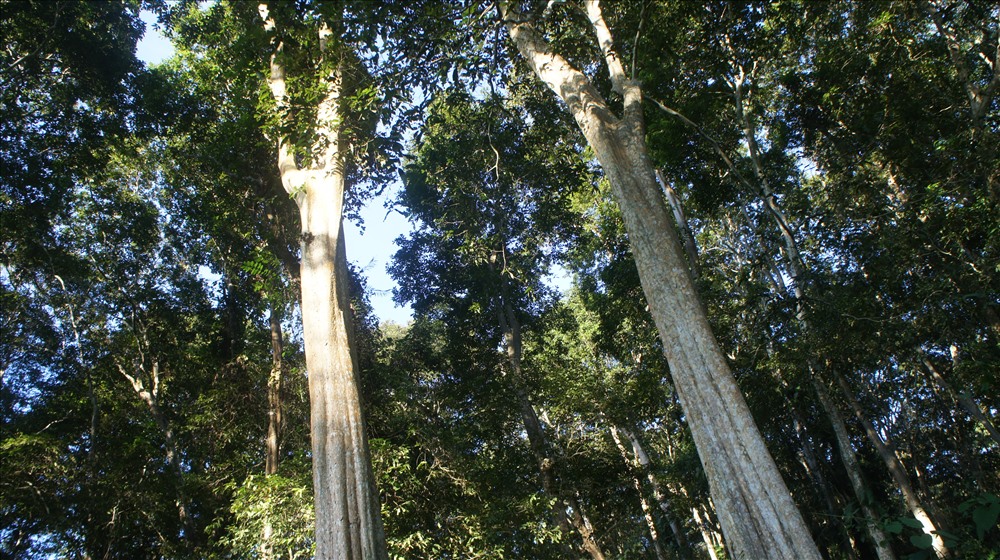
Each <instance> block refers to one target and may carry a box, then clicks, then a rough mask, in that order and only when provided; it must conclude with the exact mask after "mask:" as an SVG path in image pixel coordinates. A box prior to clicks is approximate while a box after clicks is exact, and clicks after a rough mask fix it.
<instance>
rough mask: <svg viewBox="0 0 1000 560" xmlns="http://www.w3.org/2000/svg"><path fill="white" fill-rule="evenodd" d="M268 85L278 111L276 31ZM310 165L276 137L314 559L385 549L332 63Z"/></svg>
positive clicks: (363, 559)
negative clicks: (287, 205)
mask: <svg viewBox="0 0 1000 560" xmlns="http://www.w3.org/2000/svg"><path fill="white" fill-rule="evenodd" d="M260 12H261V17H262V18H263V20H264V27H265V30H266V31H268V32H270V33H276V23H275V20H274V18H273V17H271V15H270V14H269V12H268V9H267V5H266V4H261V5H260ZM319 40H320V41H319V42H320V50H321V52H322V55H323V57H325V58H329V57H336V56H338V53H336V52H335V50H334V49H333V48H332V46H331V45H330V43H331V42H332V41H333V40H334V38H333V30H332V29H331V28H330V27H329V26H328V24H327V23H326V22H323V23H322V24H321V25H320V27H319ZM273 45H274V53H273V54H272V56H271V61H270V77H269V79H268V85H269V86H270V89H271V93H272V95H273V97H274V100H275V104H276V106H277V111H278V114H279V115H282V116H287V114H288V111H289V106H288V99H287V93H286V89H285V68H284V66H283V65H282V64H281V51H282V48H283V43H282V40H281V38H280V35H277V34H276V36H275V39H274V42H273ZM320 85H321V86H322V88H323V97H322V99H321V101H320V102H319V105H318V106H317V108H316V109H317V111H316V121H315V123H314V125H315V128H314V132H315V135H316V141H315V142H314V144H313V145H312V146H310V154H309V158H308V159H309V160H310V165H308V166H306V167H304V168H300V167H299V164H298V161H297V160H296V157H295V155H294V154H293V152H292V147H291V146H290V145H289V144H288V141H287V138H284V137H283V138H281V139H279V142H278V144H279V146H278V169H279V172H280V173H281V182H282V185H283V186H284V188H285V190H286V191H287V192H288V194H289V195H290V196H292V197H293V198H294V199H295V202H296V203H297V204H298V207H299V216H300V218H301V227H302V263H301V284H302V330H303V342H304V344H305V354H306V369H307V371H308V373H309V404H310V428H311V435H312V460H313V485H314V495H315V497H314V499H315V504H316V558H317V559H321V560H327V559H337V560H346V559H353V560H369V559H378V558H387V557H388V555H387V552H386V546H385V535H384V530H383V528H382V520H381V517H380V504H379V496H378V492H377V490H376V488H375V479H374V476H373V474H372V468H371V459H370V457H369V451H368V441H367V434H366V432H365V423H364V420H363V418H362V415H361V399H360V394H359V388H358V372H357V358H356V355H355V350H354V348H353V345H352V335H353V333H352V332H351V330H352V319H351V311H350V304H349V299H348V281H349V277H348V270H347V257H346V254H345V249H344V238H343V226H342V221H343V209H344V187H345V173H346V171H345V165H344V151H345V146H344V140H343V138H342V136H341V133H340V122H341V119H342V117H343V115H342V107H341V95H342V86H343V75H342V68H341V64H339V63H338V64H333V65H332V70H330V72H329V73H328V74H327V75H323V76H320Z"/></svg>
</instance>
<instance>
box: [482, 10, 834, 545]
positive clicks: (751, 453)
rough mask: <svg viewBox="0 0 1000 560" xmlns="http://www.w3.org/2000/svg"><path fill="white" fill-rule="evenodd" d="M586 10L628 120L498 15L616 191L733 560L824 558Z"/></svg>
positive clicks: (635, 105)
mask: <svg viewBox="0 0 1000 560" xmlns="http://www.w3.org/2000/svg"><path fill="white" fill-rule="evenodd" d="M585 4H586V8H587V13H588V16H589V18H590V21H591V24H592V27H593V30H594V32H595V33H596V35H597V40H598V44H599V45H600V48H601V51H602V52H603V53H604V55H605V61H606V63H607V66H608V69H609V71H610V74H611V80H612V83H613V84H614V87H615V89H616V90H617V91H618V92H619V93H620V94H621V95H622V97H623V98H624V112H623V116H622V117H621V118H619V117H618V116H616V115H615V114H614V112H613V111H612V110H611V108H610V107H609V106H608V104H607V103H606V101H605V100H604V99H603V97H602V96H601V95H600V94H599V93H598V92H597V90H596V89H595V88H594V86H593V84H591V82H590V80H589V79H588V78H587V76H586V75H584V74H583V73H582V72H580V71H579V70H577V69H576V68H574V67H572V66H571V65H570V64H569V62H567V61H566V60H565V59H564V58H563V57H562V56H560V55H559V54H557V53H555V52H553V51H552V50H551V48H550V47H549V45H548V44H547V42H546V41H545V39H544V38H543V37H542V35H541V34H540V33H539V32H538V31H537V30H536V29H535V28H534V26H533V25H532V24H531V23H530V22H528V21H525V20H524V19H523V17H522V14H518V13H515V12H514V11H512V10H511V8H510V5H509V4H508V3H507V2H501V3H500V5H499V7H500V11H501V15H502V17H503V19H504V22H505V24H506V27H507V30H508V32H509V33H510V36H511V38H512V39H513V41H514V44H515V45H516V46H517V49H518V51H519V52H520V53H521V55H522V56H523V57H524V58H525V59H526V60H527V61H528V63H529V64H530V65H531V67H532V69H533V70H534V72H535V74H536V75H537V76H538V77H539V79H540V80H541V81H542V82H543V83H545V85H546V86H548V87H549V88H550V89H551V90H552V91H553V92H555V93H556V95H558V96H559V98H560V99H562V101H563V102H564V103H566V105H567V108H568V109H569V111H570V112H571V113H572V114H573V117H574V118H575V119H576V122H577V124H578V125H579V127H580V130H581V131H582V132H583V134H584V136H585V137H586V139H587V142H588V144H589V145H590V147H591V148H592V149H593V150H594V153H595V155H596V156H597V159H598V161H599V162H600V164H601V166H602V167H603V169H604V172H605V174H606V175H607V177H608V179H609V181H610V183H611V187H612V190H613V192H614V195H615V198H616V199H617V200H618V204H619V206H620V207H621V210H622V216H623V218H624V221H625V226H626V229H627V231H628V234H629V242H630V245H631V247H632V251H633V254H634V256H635V261H636V265H637V267H638V269H639V278H640V280H641V283H642V287H643V292H644V293H645V295H646V300H647V302H648V304H649V308H650V311H651V313H652V315H653V320H654V322H655V323H656V326H657V329H658V331H659V335H660V339H661V341H662V342H663V346H664V352H665V354H666V357H667V359H668V361H669V363H670V368H671V374H672V376H673V380H674V385H675V387H676V389H677V392H678V394H679V396H680V399H681V403H682V405H683V407H684V410H685V412H686V414H687V419H688V424H689V426H690V427H691V433H692V436H693V438H694V441H695V445H696V446H697V448H698V454H699V457H700V458H701V462H702V465H703V466H704V468H705V473H706V475H707V477H708V481H709V487H710V490H711V493H712V496H713V497H714V498H715V503H716V506H717V511H718V514H719V519H720V521H721V523H722V529H723V533H725V535H726V540H727V543H728V545H729V551H730V553H731V554H732V556H733V557H734V558H787V559H789V560H791V559H795V560H802V559H817V560H818V559H819V558H820V554H819V551H818V550H817V548H816V544H815V543H814V542H813V539H812V536H811V535H810V534H809V530H808V528H807V527H806V524H805V522H804V520H803V519H802V515H801V513H800V512H799V510H798V508H797V507H796V506H795V503H794V502H793V501H792V498H791V496H790V494H789V492H788V488H787V487H786V486H785V483H784V481H783V480H782V478H781V474H780V473H779V471H778V468H777V466H776V465H775V463H774V460H773V458H772V457H771V455H770V454H769V453H768V451H767V448H766V447H765V445H764V440H763V438H762V437H761V435H760V432H759V431H758V429H757V426H756V424H755V423H754V420H753V417H752V416H751V414H750V410H749V408H748V407H747V405H746V401H745V400H744V398H743V395H742V393H740V390H739V387H738V386H737V385H736V381H735V379H734V378H733V374H732V371H731V370H730V368H729V365H728V364H727V363H726V360H725V357H724V356H723V354H722V352H721V350H720V348H719V345H718V343H717V342H716V340H715V336H714V334H713V333H712V330H711V327H710V326H709V324H708V318H707V315H706V313H705V309H704V307H703V306H702V304H701V301H700V299H699V296H698V293H697V291H696V290H695V287H694V284H693V282H692V280H691V276H690V274H689V272H688V269H687V263H686V261H685V257H684V253H683V251H682V249H681V246H680V242H679V240H678V239H677V234H676V232H675V231H674V229H673V224H672V223H671V221H670V220H671V218H670V215H669V211H668V210H667V208H666V204H665V202H664V200H663V195H662V193H661V192H660V189H659V187H658V186H657V183H656V177H655V175H654V171H653V165H652V163H651V161H650V159H649V156H648V153H647V149H646V144H645V136H644V130H643V121H642V106H641V103H642V92H641V90H640V88H639V86H638V84H637V83H635V82H634V81H631V80H629V79H627V78H626V76H625V72H624V69H623V67H622V65H621V62H620V61H619V59H618V57H617V55H616V54H615V52H614V50H613V44H612V40H611V33H610V31H609V30H608V28H607V26H606V24H605V23H604V19H603V16H602V14H601V10H600V6H599V4H598V2H596V1H595V0H588V1H587V2H585Z"/></svg>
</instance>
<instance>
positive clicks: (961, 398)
mask: <svg viewBox="0 0 1000 560" xmlns="http://www.w3.org/2000/svg"><path fill="white" fill-rule="evenodd" d="M921 359H922V360H923V363H924V367H925V368H927V373H928V374H929V375H930V376H931V379H933V380H934V382H935V383H936V384H938V385H939V386H940V387H941V388H942V389H943V390H944V391H945V392H946V393H947V394H948V395H949V396H950V397H951V398H952V399H954V400H955V401H956V402H957V403H958V404H959V405H960V406H961V407H962V408H964V409H965V411H966V412H967V413H969V416H971V417H972V418H973V419H974V420H976V421H977V422H979V423H980V424H981V425H982V426H983V428H985V429H986V431H987V432H988V433H989V434H990V437H992V438H993V441H995V442H996V443H997V445H1000V430H997V426H996V424H994V423H993V420H991V419H990V417H989V416H987V415H986V413H984V412H983V410H982V409H981V408H980V407H979V405H978V404H976V402H975V401H974V400H972V397H970V396H969V393H967V392H965V391H955V390H954V389H953V388H952V386H951V384H950V383H948V381H947V380H945V378H944V376H943V375H941V372H940V371H938V369H937V368H936V367H934V363H933V362H931V360H930V358H929V357H927V356H926V355H924V356H923V357H922V358H921Z"/></svg>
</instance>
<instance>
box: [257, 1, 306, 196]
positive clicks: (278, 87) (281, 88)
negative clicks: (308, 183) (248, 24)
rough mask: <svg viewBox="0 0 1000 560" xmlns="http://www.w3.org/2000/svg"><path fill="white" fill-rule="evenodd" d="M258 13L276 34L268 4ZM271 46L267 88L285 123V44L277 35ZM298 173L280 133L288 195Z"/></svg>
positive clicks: (280, 157)
mask: <svg viewBox="0 0 1000 560" xmlns="http://www.w3.org/2000/svg"><path fill="white" fill-rule="evenodd" d="M257 13H259V14H260V18H261V20H263V22H264V31H265V32H266V33H276V29H277V24H276V23H275V21H274V16H273V15H271V13H270V12H269V10H268V8H267V4H266V3H261V4H258V6H257ZM271 44H272V45H274V52H272V53H271V58H270V60H269V66H270V70H271V73H270V74H269V75H268V78H267V86H268V88H269V89H270V90H271V96H272V97H273V98H274V104H275V110H276V111H277V112H278V115H279V116H280V117H281V120H282V121H284V120H286V119H287V115H288V110H289V106H288V91H287V88H286V86H285V67H284V66H283V65H282V64H281V61H280V57H281V53H282V52H283V51H284V48H285V43H284V42H283V41H281V39H279V38H278V37H277V35H275V36H274V37H272V39H271ZM282 124H284V123H282ZM297 171H299V166H298V164H296V163H295V155H294V154H293V153H292V150H291V147H290V146H289V144H288V137H287V136H286V135H285V134H284V133H281V132H279V138H278V172H279V173H280V174H281V183H282V185H283V186H284V187H285V191H287V192H288V194H293V193H294V192H295V191H296V190H297V187H298V185H295V184H293V179H292V177H293V176H294V175H297V173H295V172H297Z"/></svg>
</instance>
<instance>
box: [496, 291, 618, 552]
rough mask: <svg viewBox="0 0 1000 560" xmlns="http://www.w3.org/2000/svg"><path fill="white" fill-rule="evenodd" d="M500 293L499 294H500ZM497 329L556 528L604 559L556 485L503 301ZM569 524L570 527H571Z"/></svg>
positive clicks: (572, 500)
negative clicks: (574, 536)
mask: <svg viewBox="0 0 1000 560" xmlns="http://www.w3.org/2000/svg"><path fill="white" fill-rule="evenodd" d="M501 297H502V296H501ZM498 316H499V321H500V329H501V332H503V333H504V347H505V349H506V351H507V360H508V362H509V363H510V367H511V374H512V377H513V379H512V382H513V383H512V384H513V387H514V392H515V394H516V395H517V399H518V405H519V408H520V411H521V420H522V421H523V422H524V430H525V432H526V433H527V434H528V444H529V445H530V446H531V451H532V454H534V456H535V460H537V461H538V473H539V476H540V477H541V482H542V490H543V491H544V492H545V493H546V494H547V495H548V496H549V497H552V498H555V499H556V501H555V505H554V506H553V512H552V513H553V514H554V516H555V518H556V524H557V525H558V526H559V530H560V531H562V532H563V534H565V535H569V534H570V533H572V532H573V531H575V532H576V533H577V534H578V535H579V536H580V538H581V540H582V547H583V550H584V551H585V552H586V553H587V554H588V555H590V557H591V558H593V559H594V560H604V552H603V551H602V550H601V547H600V545H599V544H598V543H597V539H596V537H595V535H594V528H593V527H592V526H591V524H590V521H589V520H588V519H587V518H586V517H585V516H584V514H583V510H582V506H581V504H580V502H579V500H578V499H577V498H576V495H575V493H573V494H569V493H567V492H563V491H562V489H561V488H560V487H559V484H558V481H557V477H556V472H555V469H556V462H555V460H554V459H553V458H552V457H550V456H549V455H550V453H549V447H550V446H549V443H548V440H547V438H546V437H545V432H544V430H542V423H541V422H540V421H539V420H538V414H537V413H536V412H535V407H534V406H533V405H532V404H531V401H530V399H529V398H528V395H527V393H525V392H524V390H523V389H522V388H521V384H520V383H521V379H522V375H521V355H522V354H521V349H522V345H521V324H520V321H518V319H517V316H516V315H515V314H514V310H513V308H512V307H511V306H510V304H509V303H507V302H501V305H500V309H499V311H498ZM571 527H572V529H571Z"/></svg>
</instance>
